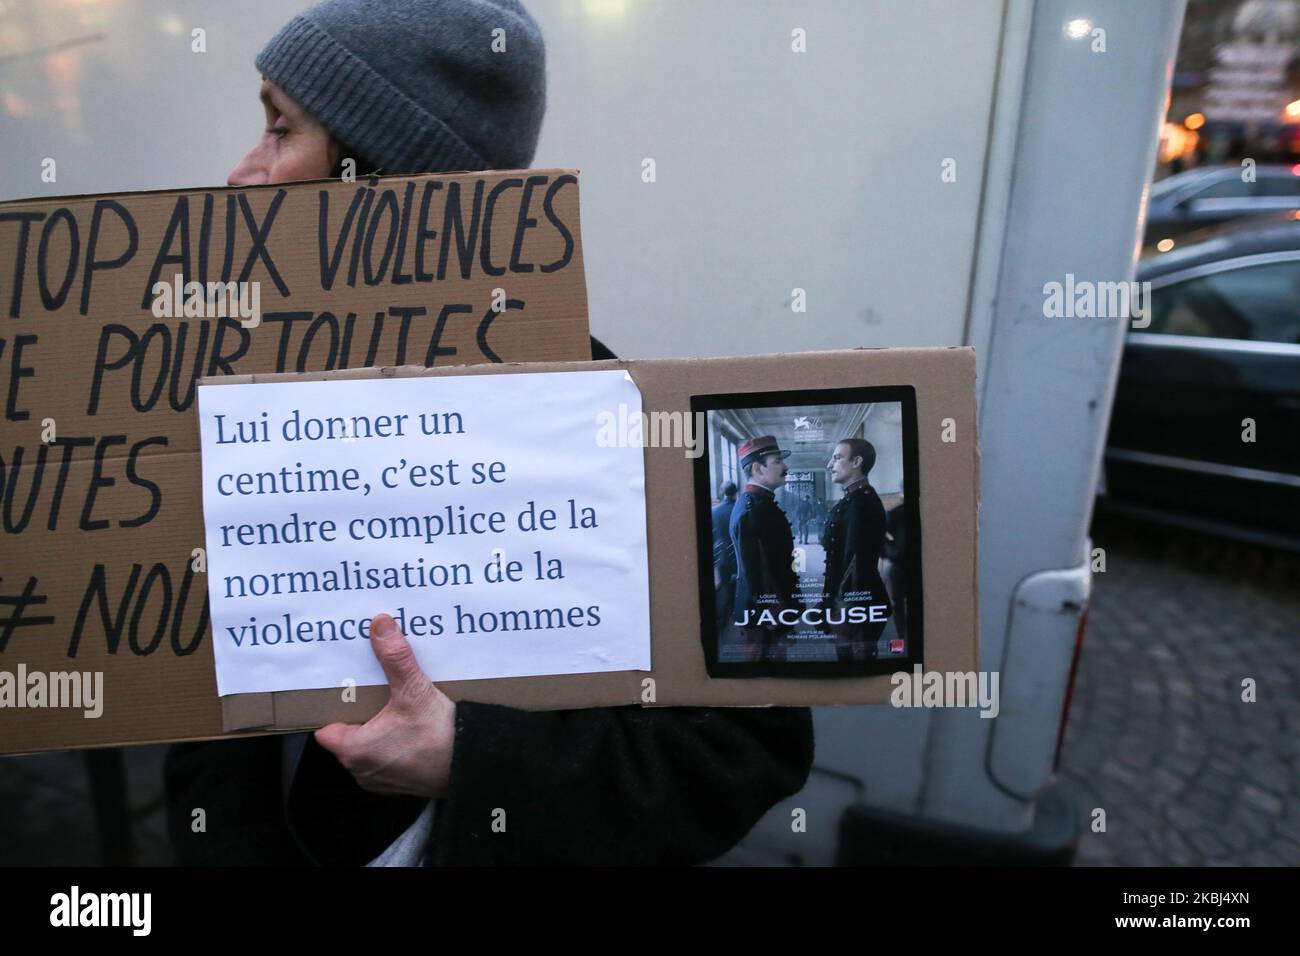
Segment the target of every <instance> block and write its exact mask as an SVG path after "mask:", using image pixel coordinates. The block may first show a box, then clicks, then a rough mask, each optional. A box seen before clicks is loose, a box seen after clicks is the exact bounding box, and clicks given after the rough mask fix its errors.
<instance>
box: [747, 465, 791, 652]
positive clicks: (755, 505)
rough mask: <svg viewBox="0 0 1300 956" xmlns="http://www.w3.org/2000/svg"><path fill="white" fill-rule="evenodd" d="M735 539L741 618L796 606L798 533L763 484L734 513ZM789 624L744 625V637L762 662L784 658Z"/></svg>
mask: <svg viewBox="0 0 1300 956" xmlns="http://www.w3.org/2000/svg"><path fill="white" fill-rule="evenodd" d="M731 540H732V543H733V544H734V546H735V549H736V599H735V612H734V613H733V615H732V617H733V619H734V620H736V621H742V620H745V619H746V612H749V619H750V620H752V619H754V618H756V617H757V616H758V615H759V614H760V613H761V612H763V611H771V612H772V613H773V614H775V613H776V612H778V611H780V610H782V609H786V608H795V609H797V610H800V611H802V610H803V605H802V604H801V603H800V602H799V599H798V595H797V592H798V589H799V579H798V576H797V575H796V574H795V572H794V568H793V567H792V566H791V561H792V555H793V552H794V532H793V531H792V530H791V528H790V520H789V519H788V518H787V517H786V515H785V512H784V511H782V510H781V506H780V505H778V504H777V503H776V497H775V496H774V495H773V494H772V492H771V491H769V490H768V489H766V488H764V487H763V486H762V485H755V484H747V485H745V491H744V493H743V494H741V495H740V497H739V498H737V500H736V507H735V508H734V509H733V510H732V512H731ZM791 629H792V628H791V626H790V625H788V624H784V625H782V624H778V625H775V626H767V625H752V626H746V627H741V629H740V633H741V636H742V637H743V638H744V639H745V641H746V643H747V644H748V645H749V647H750V650H751V656H752V657H754V658H755V659H757V660H784V659H785V648H786V640H785V636H786V634H788V633H789V632H790V630H791Z"/></svg>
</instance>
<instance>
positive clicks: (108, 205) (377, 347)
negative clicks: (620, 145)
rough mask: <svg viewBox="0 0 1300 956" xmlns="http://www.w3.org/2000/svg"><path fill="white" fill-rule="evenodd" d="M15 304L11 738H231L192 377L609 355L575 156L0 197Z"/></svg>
mask: <svg viewBox="0 0 1300 956" xmlns="http://www.w3.org/2000/svg"><path fill="white" fill-rule="evenodd" d="M0 311H2V312H3V320H2V327H0V402H3V419H2V420H3V431H2V432H0V530H2V532H3V537H2V538H0V752H5V753H11V752H23V751H35V750H48V749H58V748H66V747H84V746H96V745H103V744H110V743H132V742H150V741H160V740H173V739H185V738H198V737H204V736H213V735H217V734H220V733H221V732H222V726H223V725H222V716H221V708H220V705H219V704H218V702H217V698H216V695H215V689H216V685H215V681H214V673H213V659H212V650H211V647H212V644H211V639H210V635H211V632H210V628H209V626H208V607H207V600H206V597H207V594H206V592H207V587H206V585H207V579H206V576H205V575H206V567H205V560H206V556H205V552H204V550H203V548H204V541H203V527H202V522H201V515H200V509H201V503H200V480H199V470H200V469H199V433H198V427H197V416H196V409H195V400H196V391H197V383H198V381H199V380H200V379H201V378H203V377H205V376H221V375H240V374H249V373H271V372H303V371H315V370H323V369H341V368H355V367H360V366H382V365H403V364H407V363H417V364H422V365H430V366H443V365H455V364H464V363H479V362H501V361H531V360H581V359H585V358H589V357H590V349H589V339H588V331H587V320H586V314H587V303H586V283H585V278H584V274H583V256H582V245H581V236H580V230H579V213H578V185H577V177H576V173H575V172H574V171H571V170H523V171H508V172H492V173H458V174H453V175H442V176H414V177H386V178H372V179H369V180H366V181H362V182H356V183H343V182H334V181H328V182H318V183H298V184H291V185H283V186H263V187H252V188H221V189H210V190H203V189H193V190H180V191H171V192H151V193H125V194H117V195H104V196H84V197H61V198H51V199H41V200H29V201H17V202H9V203H0ZM96 675H98V676H96ZM96 686H100V687H101V688H102V689H101V691H100V692H99V693H98V694H97V693H96V691H95V687H96ZM74 697H75V698H76V699H77V700H76V701H75V702H74V701H73V700H72V699H73V698H74ZM87 700H92V703H91V705H90V706H76V703H81V704H85V703H86V702H87ZM95 709H99V710H100V715H99V716H98V717H97V718H96V719H87V716H89V714H88V712H89V711H93V710H95Z"/></svg>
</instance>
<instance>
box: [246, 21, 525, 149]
mask: <svg viewBox="0 0 1300 956" xmlns="http://www.w3.org/2000/svg"><path fill="white" fill-rule="evenodd" d="M498 29H499V30H502V31H504V34H501V33H494V31H496V30H498ZM502 45H504V47H505V49H504V51H502V52H496V51H495V50H494V47H495V48H497V49H498V50H499V49H500V48H501V46H502ZM256 62H257V68H258V69H259V70H260V71H261V72H262V75H263V76H265V77H266V78H267V79H269V80H270V81H271V82H273V83H275V84H276V85H277V86H279V87H281V88H282V89H283V90H284V91H285V92H286V93H288V94H289V95H290V96H292V97H293V98H294V99H295V100H297V101H298V102H299V103H300V104H302V107H303V108H304V109H305V110H306V111H307V112H308V113H310V114H311V115H312V116H314V117H316V118H317V119H318V120H320V121H321V123H323V124H324V125H325V127H326V128H327V129H328V130H329V131H330V132H331V133H333V134H334V137H335V138H336V139H338V140H339V141H341V142H343V143H344V144H346V145H347V146H348V147H349V148H350V149H354V150H356V151H357V153H358V154H359V156H360V158H364V160H365V161H366V162H368V163H371V164H373V165H374V166H375V167H377V168H378V169H380V170H382V171H384V172H387V173H419V172H450V171H453V170H462V169H465V170H477V169H523V168H526V167H527V166H528V165H529V164H530V163H531V162H532V160H533V152H534V151H535V150H536V149H537V135H538V133H539V131H540V130H541V126H542V114H543V113H544V112H545V111H546V50H545V46H544V45H543V42H542V34H541V31H540V30H538V28H537V24H536V23H534V22H533V18H532V17H531V16H529V15H528V13H527V11H525V10H524V8H523V7H522V6H521V5H520V3H519V2H518V0H325V2H324V3H320V4H317V5H316V6H314V7H312V8H311V9H310V10H308V11H307V12H305V13H303V14H301V15H300V16H296V17H294V18H293V19H292V20H290V21H289V22H288V23H287V24H286V25H285V26H284V28H283V29H282V30H280V32H279V33H277V34H276V35H275V36H274V37H272V38H271V42H270V43H268V44H267V45H266V46H265V48H263V50H262V52H261V53H259V54H258V55H257V61H256ZM354 158H356V157H354ZM358 171H359V172H363V171H365V170H358Z"/></svg>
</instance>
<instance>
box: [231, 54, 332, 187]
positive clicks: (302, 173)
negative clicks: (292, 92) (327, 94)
mask: <svg viewBox="0 0 1300 956" xmlns="http://www.w3.org/2000/svg"><path fill="white" fill-rule="evenodd" d="M261 98H262V106H263V108H264V109H265V110H266V130H265V131H264V132H263V133H262V136H261V138H260V139H259V140H258V141H257V143H256V144H255V145H254V146H253V148H252V149H250V150H249V151H248V152H247V153H246V154H245V155H244V158H243V159H241V160H240V161H239V163H238V164H237V165H236V166H235V168H234V169H232V170H231V171H230V176H229V177H227V179H226V183H227V185H230V186H258V185H261V184H263V183H283V182H288V181H290V180H294V179H324V178H326V177H328V176H330V175H332V174H333V172H334V167H335V165H336V164H337V163H338V160H339V146H338V144H337V143H336V142H335V140H334V137H333V136H331V135H330V132H329V130H327V129H326V128H325V127H324V126H322V125H321V124H320V123H319V122H318V121H317V120H316V119H315V118H314V117H312V116H310V115H308V113H307V112H306V111H305V110H304V109H303V108H302V107H301V106H299V105H298V104H297V103H296V102H294V101H293V100H292V99H290V98H289V95H288V94H287V93H285V92H284V90H282V89H280V88H279V87H278V86H276V85H275V84H274V83H272V82H271V81H270V80H267V79H263V80H262V90H261Z"/></svg>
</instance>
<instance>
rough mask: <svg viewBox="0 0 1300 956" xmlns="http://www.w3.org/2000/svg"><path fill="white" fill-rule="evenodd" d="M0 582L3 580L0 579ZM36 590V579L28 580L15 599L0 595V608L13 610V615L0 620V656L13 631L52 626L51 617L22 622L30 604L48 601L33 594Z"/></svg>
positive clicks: (44, 597)
mask: <svg viewBox="0 0 1300 956" xmlns="http://www.w3.org/2000/svg"><path fill="white" fill-rule="evenodd" d="M0 580H4V579H3V578H0ZM35 590H36V579H35V578H28V579H27V587H25V588H23V593H22V594H19V595H17V596H16V597H10V596H9V595H7V594H0V608H10V607H12V608H13V613H11V614H10V615H9V616H8V617H3V618H0V654H3V653H4V650H5V648H6V647H7V646H8V644H9V638H11V637H13V636H14V630H15V629H16V628H19V627H31V626H32V625H40V624H53V623H54V617H53V615H50V616H47V617H29V618H26V619H25V620H24V618H23V611H25V610H26V609H27V607H28V605H31V604H44V603H45V602H46V601H47V600H49V599H48V598H47V597H46V596H45V595H44V594H34V593H33V592H34V591H35Z"/></svg>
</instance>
